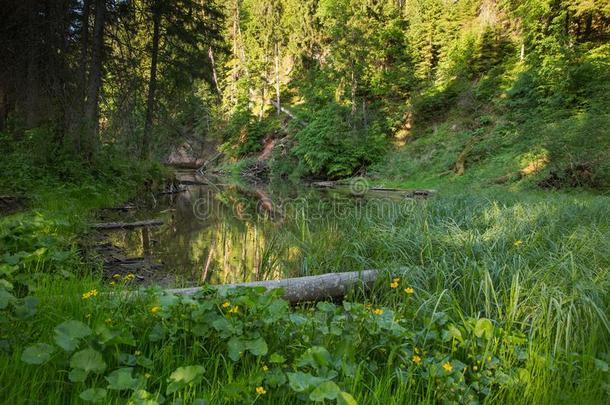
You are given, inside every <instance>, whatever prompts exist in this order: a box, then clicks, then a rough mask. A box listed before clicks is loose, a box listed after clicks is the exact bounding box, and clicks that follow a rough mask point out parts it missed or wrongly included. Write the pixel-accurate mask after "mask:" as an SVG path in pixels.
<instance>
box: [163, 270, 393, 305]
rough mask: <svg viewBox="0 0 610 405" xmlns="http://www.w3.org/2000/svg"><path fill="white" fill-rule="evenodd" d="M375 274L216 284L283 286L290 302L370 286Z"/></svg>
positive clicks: (182, 292) (192, 290)
mask: <svg viewBox="0 0 610 405" xmlns="http://www.w3.org/2000/svg"><path fill="white" fill-rule="evenodd" d="M382 274H383V273H382ZM378 276H379V272H378V271H376V270H364V271H354V272H348V273H329V274H322V275H319V276H308V277H297V278H287V279H283V280H270V281H255V282H251V283H242V284H225V285H221V286H218V287H221V288H235V287H265V288H266V289H268V290H273V289H277V288H281V289H283V294H282V298H284V299H285V300H287V301H290V302H291V303H297V302H307V301H319V300H324V299H329V298H337V297H342V296H344V295H345V294H347V292H348V291H349V290H351V289H353V288H358V287H360V288H370V287H372V286H373V285H374V284H375V281H376V280H377V277H378ZM212 287H216V286H212ZM201 289H202V288H201V287H193V288H180V289H174V290H168V291H169V292H170V293H173V294H178V295H193V294H195V293H197V292H199V291H201Z"/></svg>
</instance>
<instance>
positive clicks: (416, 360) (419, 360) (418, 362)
mask: <svg viewBox="0 0 610 405" xmlns="http://www.w3.org/2000/svg"><path fill="white" fill-rule="evenodd" d="M411 361H413V363H415V364H417V365H418V366H419V365H420V364H421V357H419V356H418V355H417V354H416V355H414V356H413V357H411Z"/></svg>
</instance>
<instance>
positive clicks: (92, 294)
mask: <svg viewBox="0 0 610 405" xmlns="http://www.w3.org/2000/svg"><path fill="white" fill-rule="evenodd" d="M96 295H97V290H96V289H95V288H94V289H93V290H91V291H87V292H86V293H84V294H83V299H84V300H88V299H89V298H91V297H95V296H96Z"/></svg>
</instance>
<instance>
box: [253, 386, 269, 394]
mask: <svg viewBox="0 0 610 405" xmlns="http://www.w3.org/2000/svg"><path fill="white" fill-rule="evenodd" d="M266 393H267V390H265V388H264V387H256V394H257V395H265V394H266Z"/></svg>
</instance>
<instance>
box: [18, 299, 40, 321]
mask: <svg viewBox="0 0 610 405" xmlns="http://www.w3.org/2000/svg"><path fill="white" fill-rule="evenodd" d="M36 306H38V298H36V297H33V296H28V297H25V298H23V299H22V300H21V303H20V304H19V305H15V316H16V317H17V318H18V319H27V318H31V317H32V316H34V314H35V313H36Z"/></svg>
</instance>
